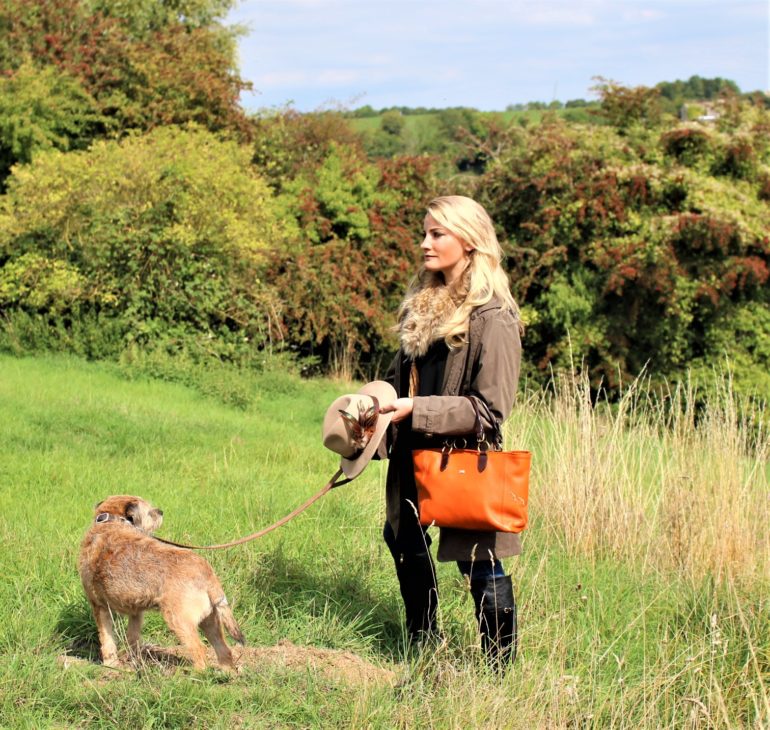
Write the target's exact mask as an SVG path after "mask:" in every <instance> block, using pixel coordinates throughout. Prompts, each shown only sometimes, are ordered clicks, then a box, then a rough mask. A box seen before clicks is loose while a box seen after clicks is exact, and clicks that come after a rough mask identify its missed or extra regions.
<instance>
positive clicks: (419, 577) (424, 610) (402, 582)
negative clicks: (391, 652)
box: [384, 526, 438, 642]
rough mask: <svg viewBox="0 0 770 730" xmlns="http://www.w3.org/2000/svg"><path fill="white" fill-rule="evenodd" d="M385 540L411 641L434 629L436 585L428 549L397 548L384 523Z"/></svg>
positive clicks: (419, 638)
mask: <svg viewBox="0 0 770 730" xmlns="http://www.w3.org/2000/svg"><path fill="white" fill-rule="evenodd" d="M384 536H385V542H386V543H387V545H388V548H389V550H390V553H391V555H392V556H393V562H394V563H395V564H396V575H397V576H398V585H399V588H400V589H401V598H402V599H403V601H404V609H405V612H406V630H407V632H408V635H409V640H410V641H412V642H415V641H421V640H423V639H426V638H429V637H430V636H431V635H434V634H435V633H436V610H437V608H438V586H437V585H436V569H435V566H434V564H433V559H432V558H431V555H430V552H428V551H427V550H426V551H424V552H419V553H410V552H400V551H399V548H398V546H397V545H396V542H395V539H394V538H393V532H392V530H389V529H388V527H387V526H386V529H385V533H384Z"/></svg>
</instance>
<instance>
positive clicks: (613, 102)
mask: <svg viewBox="0 0 770 730" xmlns="http://www.w3.org/2000/svg"><path fill="white" fill-rule="evenodd" d="M595 81H596V84H595V86H594V87H593V88H592V91H594V92H595V93H596V94H597V95H598V97H599V100H600V102H601V105H600V112H599V113H600V114H601V116H602V117H604V118H605V119H606V120H607V121H608V122H609V123H610V124H611V125H612V126H613V127H615V128H616V129H618V130H620V131H623V130H626V129H628V128H629V127H633V126H634V125H642V126H645V127H650V126H656V125H657V124H658V123H659V122H660V118H661V107H660V101H659V99H660V90H659V89H657V88H649V87H647V86H636V87H634V88H630V87H628V86H623V85H622V84H619V83H618V82H617V81H612V80H611V79H605V78H603V77H602V76H597V77H595Z"/></svg>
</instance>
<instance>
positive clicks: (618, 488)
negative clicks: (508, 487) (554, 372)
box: [508, 376, 770, 584]
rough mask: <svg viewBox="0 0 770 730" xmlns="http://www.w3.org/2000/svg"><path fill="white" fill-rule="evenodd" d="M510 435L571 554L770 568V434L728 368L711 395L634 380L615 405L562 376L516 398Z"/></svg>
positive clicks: (679, 567) (715, 572)
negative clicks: (526, 453) (529, 454)
mask: <svg viewBox="0 0 770 730" xmlns="http://www.w3.org/2000/svg"><path fill="white" fill-rule="evenodd" d="M508 430H509V440H510V441H512V442H513V443H514V444H515V445H517V446H523V445H526V447H527V448H529V449H530V450H532V451H533V452H534V453H535V459H534V460H533V475H532V482H533V492H532V507H533V513H534V514H535V515H537V516H540V519H542V520H543V521H544V522H545V525H544V526H545V528H546V529H547V530H548V532H549V533H551V535H552V537H553V539H554V540H556V541H558V542H560V543H562V545H563V547H564V548H565V549H566V550H567V552H569V553H570V554H575V555H583V556H597V557H612V558H617V559H619V560H630V561H637V560H641V561H643V563H644V564H645V565H646V566H648V567H649V569H651V570H659V571H667V570H671V569H675V570H676V571H677V572H679V573H680V574H681V575H683V576H686V577H688V578H690V579H691V580H692V581H693V582H697V581H699V580H701V579H702V578H704V577H705V576H715V577H716V579H717V581H719V582H722V581H728V582H729V581H737V582H739V583H741V584H745V583H746V582H748V583H755V582H756V581H766V580H768V579H770V530H768V525H770V490H769V489H768V460H769V458H770V434H769V433H768V419H767V411H766V408H765V406H764V405H763V404H761V403H759V402H753V401H747V402H739V400H738V399H737V397H736V396H735V394H734V393H733V391H732V387H731V382H730V380H729V378H724V379H723V380H722V381H721V382H720V383H719V385H718V387H717V388H716V389H715V391H714V392H713V393H712V394H711V395H710V397H709V398H708V399H704V400H703V402H700V399H699V394H698V393H696V392H695V390H694V389H693V388H692V387H691V386H688V385H680V386H677V387H676V388H674V389H673V390H671V391H670V392H668V393H664V394H656V393H654V392H653V391H652V389H651V388H650V387H649V385H648V384H647V383H646V382H645V381H641V380H640V381H637V382H635V383H634V384H633V385H632V386H631V387H630V388H629V389H628V390H627V391H626V392H625V394H624V395H623V397H622V398H621V399H620V401H619V402H618V403H616V404H612V405H608V404H606V403H604V402H601V401H600V402H599V403H596V402H594V401H593V400H592V394H591V390H590V388H589V386H588V383H587V380H586V379H584V378H580V377H574V376H573V377H561V378H558V379H556V380H555V383H554V389H553V390H552V391H549V392H547V393H542V392H541V393H538V394H536V395H534V396H532V397H531V398H530V399H529V400H528V401H526V402H525V403H523V404H522V405H521V406H520V407H519V408H518V409H517V413H516V417H515V418H514V419H512V420H511V422H510V423H509V424H508Z"/></svg>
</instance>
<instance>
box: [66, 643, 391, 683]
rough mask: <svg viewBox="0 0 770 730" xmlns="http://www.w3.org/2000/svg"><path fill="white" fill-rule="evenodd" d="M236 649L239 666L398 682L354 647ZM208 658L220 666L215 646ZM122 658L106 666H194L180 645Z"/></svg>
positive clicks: (74, 660)
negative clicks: (133, 657)
mask: <svg viewBox="0 0 770 730" xmlns="http://www.w3.org/2000/svg"><path fill="white" fill-rule="evenodd" d="M232 649H233V656H234V658H235V661H236V664H237V666H238V668H239V669H247V670H250V671H257V672H259V671H260V670H263V669H264V667H271V668H286V669H288V670H289V671H295V672H298V671H306V670H308V669H310V670H311V671H314V672H318V673H319V674H321V675H323V677H324V678H326V679H330V680H334V681H339V682H344V683H346V684H356V685H360V684H395V682H396V681H397V676H396V673H395V672H394V671H392V670H391V669H385V668H383V667H378V666H375V665H374V664H371V663H370V662H367V661H366V660H365V659H362V658H361V657H360V656H358V655H357V654H354V653H353V652H351V651H341V650H339V649H321V648H319V647H316V646H297V645H296V644H293V643H292V642H291V641H288V640H283V641H280V642H278V644H276V645H275V646H258V647H251V646H245V647H240V646H234V647H232ZM206 658H207V660H208V663H209V665H210V666H212V667H216V666H218V665H217V662H216V655H215V654H214V651H213V650H212V649H210V648H208V649H207V650H206ZM58 661H59V663H60V664H61V665H62V666H63V667H64V668H65V669H68V668H69V667H71V666H76V665H81V666H82V665H84V664H89V663H90V662H89V661H88V660H87V659H81V658H79V657H73V656H68V655H62V656H60V657H59V658H58ZM121 661H122V665H121V667H119V668H118V669H116V670H108V669H107V668H105V672H110V673H111V674H112V675H114V676H115V677H118V676H120V675H121V674H124V673H126V672H133V671H135V670H137V669H141V668H142V667H157V668H159V669H161V670H162V671H164V672H166V673H169V674H170V673H173V672H174V671H176V670H177V669H178V668H180V667H189V666H190V664H189V662H188V661H187V659H186V658H185V657H184V653H183V652H182V650H181V648H179V647H163V646H149V645H148V646H143V647H142V651H141V656H140V657H138V658H135V659H132V658H129V657H127V656H121Z"/></svg>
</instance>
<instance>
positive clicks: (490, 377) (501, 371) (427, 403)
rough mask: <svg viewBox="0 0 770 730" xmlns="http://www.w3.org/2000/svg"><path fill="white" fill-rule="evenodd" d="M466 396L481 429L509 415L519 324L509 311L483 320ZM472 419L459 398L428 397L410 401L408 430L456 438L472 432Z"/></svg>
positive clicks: (515, 382)
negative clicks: (472, 400) (476, 407)
mask: <svg viewBox="0 0 770 730" xmlns="http://www.w3.org/2000/svg"><path fill="white" fill-rule="evenodd" d="M470 367H472V368H473V369H472V371H471V372H472V373H473V377H472V379H471V382H470V387H469V392H468V395H470V396H473V397H475V398H476V400H477V403H478V404H479V413H480V416H481V421H482V425H483V426H484V429H485V430H487V431H489V430H492V429H494V428H495V427H496V424H495V423H494V421H497V422H498V423H502V422H503V421H504V420H505V419H506V418H508V416H509V415H510V413H511V410H512V409H513V402H514V399H515V397H516V388H517V386H518V383H519V370H520V367H521V341H520V338H519V325H518V322H517V321H516V318H515V317H514V315H513V314H511V313H510V312H500V311H498V312H497V313H495V314H494V315H493V316H491V317H490V318H488V319H487V320H486V321H485V324H484V329H483V331H482V333H481V347H480V349H479V354H478V359H477V360H476V362H474V363H470ZM475 420H476V416H475V413H474V410H473V406H472V405H471V404H470V403H469V402H468V399H467V398H465V397H464V396H463V395H430V396H422V397H417V398H415V399H414V405H413V410H412V430H413V431H419V432H422V433H425V434H427V435H434V434H435V435H441V436H460V435H467V434H470V433H472V432H473V430H474V425H475Z"/></svg>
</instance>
